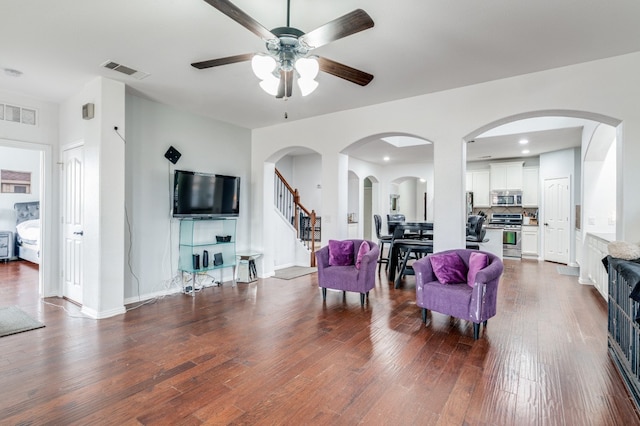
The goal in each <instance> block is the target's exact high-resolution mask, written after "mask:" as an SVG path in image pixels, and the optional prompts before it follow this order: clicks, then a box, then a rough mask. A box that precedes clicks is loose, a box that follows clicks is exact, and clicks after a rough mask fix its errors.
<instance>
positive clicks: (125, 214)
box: [113, 126, 141, 302]
mask: <svg viewBox="0 0 640 426" xmlns="http://www.w3.org/2000/svg"><path fill="white" fill-rule="evenodd" d="M113 131H114V132H116V135H118V136H119V137H120V139H122V142H124V143H125V145H126V144H127V141H126V140H125V139H124V138H123V137H122V135H121V134H120V132H118V126H113ZM124 217H125V219H126V221H127V230H128V231H129V250H127V265H128V266H129V272H131V276H132V277H133V278H134V279H135V280H136V286H137V288H138V302H139V301H140V300H141V299H140V278H138V276H137V275H136V273H135V272H133V265H132V264H131V250H132V249H133V234H132V233H131V222H129V212H128V211H127V203H126V202H125V203H124Z"/></svg>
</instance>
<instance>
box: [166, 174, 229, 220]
mask: <svg viewBox="0 0 640 426" xmlns="http://www.w3.org/2000/svg"><path fill="white" fill-rule="evenodd" d="M239 214H240V178H239V177H236V176H224V175H214V174H209V173H199V172H190V171H184V170H176V171H175V173H174V186H173V216H174V217H234V216H238V215H239Z"/></svg>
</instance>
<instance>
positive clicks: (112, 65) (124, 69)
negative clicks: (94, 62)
mask: <svg viewBox="0 0 640 426" xmlns="http://www.w3.org/2000/svg"><path fill="white" fill-rule="evenodd" d="M100 66H102V67H105V68H109V69H110V70H114V71H118V72H121V73H122V74H126V75H128V76H131V77H133V78H137V79H138V80H142V79H143V78H147V77H149V75H150V74H149V73H146V72H142V71H138V70H134V69H133V68H131V67H128V66H126V65H122V64H119V63H117V62H114V61H107V62H105V63H104V64H102V65H100Z"/></svg>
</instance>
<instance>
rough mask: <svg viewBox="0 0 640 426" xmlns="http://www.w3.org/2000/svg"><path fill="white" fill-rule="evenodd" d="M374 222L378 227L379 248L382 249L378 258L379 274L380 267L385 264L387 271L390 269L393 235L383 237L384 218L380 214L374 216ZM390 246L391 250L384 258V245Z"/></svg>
mask: <svg viewBox="0 0 640 426" xmlns="http://www.w3.org/2000/svg"><path fill="white" fill-rule="evenodd" d="M373 221H374V223H375V225H376V238H378V246H379V248H380V257H379V258H378V273H380V267H381V266H382V264H383V263H384V264H385V267H384V269H385V271H386V270H387V269H389V256H390V255H391V242H392V241H393V235H382V234H381V232H382V217H381V216H380V215H379V214H374V215H373ZM385 244H388V245H389V249H388V253H387V256H386V257H384V245H385Z"/></svg>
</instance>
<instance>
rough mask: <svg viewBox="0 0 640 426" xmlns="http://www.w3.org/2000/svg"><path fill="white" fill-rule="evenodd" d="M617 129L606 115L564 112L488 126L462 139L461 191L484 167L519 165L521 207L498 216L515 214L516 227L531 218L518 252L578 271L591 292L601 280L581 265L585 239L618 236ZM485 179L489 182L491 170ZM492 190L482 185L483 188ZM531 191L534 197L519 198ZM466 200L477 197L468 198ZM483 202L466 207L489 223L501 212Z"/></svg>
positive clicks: (520, 116)
mask: <svg viewBox="0 0 640 426" xmlns="http://www.w3.org/2000/svg"><path fill="white" fill-rule="evenodd" d="M619 125H620V121H619V120H616V119H613V118H611V117H606V116H603V115H600V114H594V113H589V112H583V111H567V110H548V111H534V112H530V113H523V114H518V115H514V116H510V117H505V118H503V119H500V120H497V121H495V122H492V123H489V124H487V125H485V126H483V127H481V128H480V129H478V130H476V131H474V132H472V133H470V134H469V135H467V136H466V137H465V138H464V145H465V148H466V158H467V168H466V171H467V188H466V189H467V190H469V189H470V188H469V186H470V184H471V186H473V182H474V179H473V178H474V173H476V172H477V171H478V170H483V169H487V167H489V169H490V168H491V166H492V165H493V164H500V163H502V164H506V163H510V162H517V163H521V164H522V165H523V169H522V170H523V171H524V173H523V174H522V175H521V176H523V177H524V180H523V181H522V184H521V186H520V187H519V189H521V190H522V200H523V203H522V205H520V206H517V207H510V208H506V209H504V210H508V211H511V212H521V213H522V214H524V218H523V219H524V222H527V218H531V219H535V221H533V220H532V221H530V225H537V227H536V228H537V234H535V233H534V232H533V230H534V228H531V227H527V228H525V227H523V228H522V253H523V254H529V255H531V256H529V257H533V258H535V259H538V260H547V261H552V262H557V263H563V264H567V265H569V266H573V267H578V266H581V268H580V281H581V282H585V283H592V284H596V285H597V286H598V285H599V284H598V281H599V280H604V281H606V279H605V278H602V277H600V278H599V277H595V276H593V275H594V274H592V273H590V272H589V271H588V269H589V268H588V267H587V268H584V267H582V266H586V265H588V264H591V263H594V262H593V261H592V260H590V259H589V253H587V251H588V250H589V247H588V246H589V244H588V243H587V240H588V239H589V238H590V237H592V236H595V235H598V236H600V237H603V238H605V239H609V240H613V239H615V236H616V234H617V233H618V232H619V230H618V229H617V227H616V222H617V216H618V213H617V209H616V206H617V205H619V203H620V200H618V199H617V198H616V194H617V193H618V192H619V191H616V187H617V186H618V185H617V184H616V182H618V181H619V178H618V177H617V176H620V171H619V170H617V164H618V163H617V162H616V157H617V152H618V151H619V150H618V149H617V147H619V146H620V142H621V141H619V140H618V135H619V134H620V132H619V131H618V129H617V127H618V126H619ZM528 170H529V171H531V170H533V174H532V175H533V176H534V179H535V180H534V184H535V187H532V186H531V183H530V184H529V187H527V182H526V178H527V175H526V173H527V171H528ZM470 176H471V178H470ZM489 176H490V178H493V177H494V176H493V174H491V172H489ZM565 186H566V189H563V188H565ZM605 188H606V189H605ZM473 189H476V188H473ZM498 189H499V188H496V187H495V185H494V184H493V183H492V182H491V179H490V184H489V190H490V191H494V192H495V191H496V190H498ZM504 189H510V188H504ZM532 190H536V191H537V196H536V197H533V198H531V197H529V198H527V192H530V191H532ZM494 192H491V194H493V193H494ZM480 198H481V199H482V200H488V199H487V198H486V197H480ZM474 199H478V197H476V196H475V194H474ZM490 199H491V200H489V201H488V204H487V205H485V204H482V205H480V206H477V205H476V206H474V212H476V211H477V209H479V208H483V209H485V211H486V213H488V215H489V217H491V214H493V213H495V212H496V210H503V209H502V208H497V207H496V206H495V204H494V203H493V199H492V197H491V196H490ZM525 199H527V200H528V201H525ZM534 203H535V204H534ZM489 222H491V221H489ZM559 222H563V223H559ZM527 232H529V233H530V234H531V235H535V238H536V241H533V242H532V240H529V241H528V240H527V235H526V233H527ZM525 246H526V247H525ZM594 256H595V255H594ZM525 257H526V256H525ZM600 257H601V256H600ZM595 263H598V262H595ZM600 269H602V268H601V267H599V268H598V270H600ZM598 289H599V290H601V288H598ZM601 291H602V292H603V293H604V291H603V290H601Z"/></svg>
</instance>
